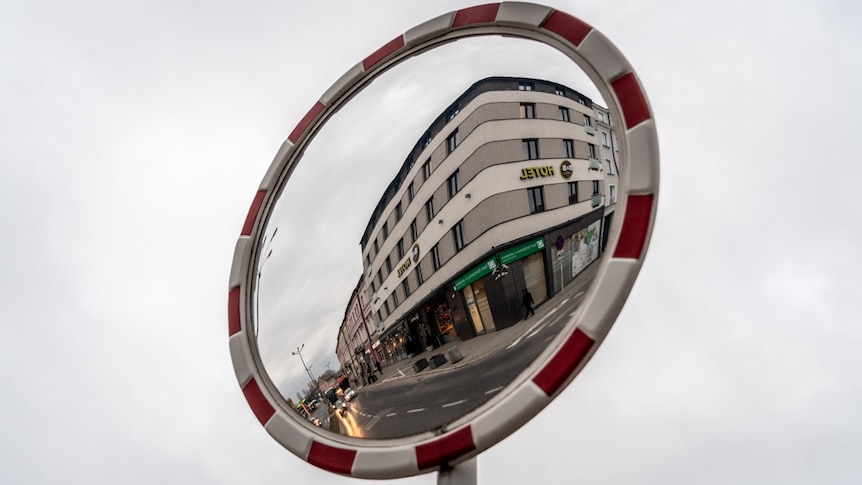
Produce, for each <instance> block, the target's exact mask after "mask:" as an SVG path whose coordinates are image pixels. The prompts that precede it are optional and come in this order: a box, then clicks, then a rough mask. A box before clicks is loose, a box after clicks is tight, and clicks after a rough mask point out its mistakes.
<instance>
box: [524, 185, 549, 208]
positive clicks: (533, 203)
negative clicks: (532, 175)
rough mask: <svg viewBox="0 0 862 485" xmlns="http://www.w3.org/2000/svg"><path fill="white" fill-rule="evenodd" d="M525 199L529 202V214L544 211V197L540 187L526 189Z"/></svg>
mask: <svg viewBox="0 0 862 485" xmlns="http://www.w3.org/2000/svg"><path fill="white" fill-rule="evenodd" d="M527 199H528V200H529V201H530V214H535V213H537V212H542V211H544V210H545V197H544V194H542V188H541V187H532V188H529V189H527Z"/></svg>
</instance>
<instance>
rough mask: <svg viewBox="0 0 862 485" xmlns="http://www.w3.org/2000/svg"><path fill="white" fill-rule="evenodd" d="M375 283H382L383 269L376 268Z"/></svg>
mask: <svg viewBox="0 0 862 485" xmlns="http://www.w3.org/2000/svg"><path fill="white" fill-rule="evenodd" d="M377 284H378V285H382V284H383V270H382V269H378V270H377Z"/></svg>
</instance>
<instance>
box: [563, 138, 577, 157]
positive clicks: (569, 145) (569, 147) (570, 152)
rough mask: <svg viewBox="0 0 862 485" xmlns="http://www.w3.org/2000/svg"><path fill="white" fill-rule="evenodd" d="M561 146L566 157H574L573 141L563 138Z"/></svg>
mask: <svg viewBox="0 0 862 485" xmlns="http://www.w3.org/2000/svg"><path fill="white" fill-rule="evenodd" d="M563 148H565V150H566V158H575V142H574V141H572V140H563Z"/></svg>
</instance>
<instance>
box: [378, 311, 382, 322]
mask: <svg viewBox="0 0 862 485" xmlns="http://www.w3.org/2000/svg"><path fill="white" fill-rule="evenodd" d="M377 322H378V323H383V316H382V315H381V314H380V310H377Z"/></svg>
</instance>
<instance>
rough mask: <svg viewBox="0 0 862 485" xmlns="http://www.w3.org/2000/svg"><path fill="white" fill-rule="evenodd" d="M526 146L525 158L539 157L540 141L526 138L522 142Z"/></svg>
mask: <svg viewBox="0 0 862 485" xmlns="http://www.w3.org/2000/svg"><path fill="white" fill-rule="evenodd" d="M521 145H522V146H523V147H524V160H536V159H537V158H539V141H538V140H524V141H522V142H521Z"/></svg>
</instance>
